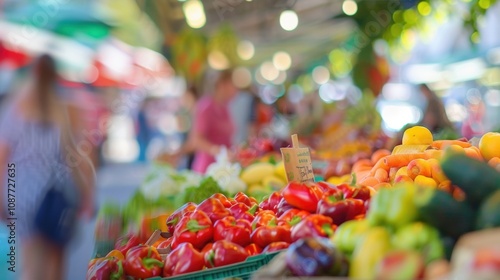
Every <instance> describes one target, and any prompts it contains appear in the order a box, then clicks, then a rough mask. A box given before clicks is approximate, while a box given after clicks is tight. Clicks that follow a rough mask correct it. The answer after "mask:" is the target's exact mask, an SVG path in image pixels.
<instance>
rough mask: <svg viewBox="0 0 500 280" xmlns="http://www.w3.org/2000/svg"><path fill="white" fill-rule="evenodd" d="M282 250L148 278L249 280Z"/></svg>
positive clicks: (164, 279)
mask: <svg viewBox="0 0 500 280" xmlns="http://www.w3.org/2000/svg"><path fill="white" fill-rule="evenodd" d="M280 252H281V251H277V252H272V253H268V254H260V255H256V256H251V257H249V258H248V259H247V260H246V261H244V262H241V263H236V264H232V265H226V266H222V267H216V268H210V269H205V270H202V271H197V272H192V273H186V274H182V275H179V276H174V277H168V278H161V277H153V278H148V280H167V279H168V280H184V279H185V280H188V279H189V280H217V279H227V278H238V279H243V280H248V279H250V277H251V276H252V274H253V273H254V272H255V271H257V270H258V269H259V268H260V267H261V266H263V265H266V264H267V263H269V262H270V261H271V260H272V259H273V258H274V257H275V256H276V255H278V254H279V253H280Z"/></svg>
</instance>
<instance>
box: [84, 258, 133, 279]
mask: <svg viewBox="0 0 500 280" xmlns="http://www.w3.org/2000/svg"><path fill="white" fill-rule="evenodd" d="M86 279H87V280H125V274H124V272H123V260H120V259H119V258H115V257H104V258H98V259H93V260H92V261H91V262H90V263H89V267H88V270H87V276H86Z"/></svg>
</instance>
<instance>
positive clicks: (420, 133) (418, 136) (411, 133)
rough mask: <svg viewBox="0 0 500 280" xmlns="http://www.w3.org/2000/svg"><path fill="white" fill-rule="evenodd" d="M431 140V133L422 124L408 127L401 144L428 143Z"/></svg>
mask: <svg viewBox="0 0 500 280" xmlns="http://www.w3.org/2000/svg"><path fill="white" fill-rule="evenodd" d="M432 140H433V138H432V133H431V132H430V131H429V129H427V128H426V127H423V126H418V125H417V126H414V127H411V128H408V129H407V130H405V132H404V134H403V145H430V144H431V143H432Z"/></svg>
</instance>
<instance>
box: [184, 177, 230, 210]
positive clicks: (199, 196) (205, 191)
mask: <svg viewBox="0 0 500 280" xmlns="http://www.w3.org/2000/svg"><path fill="white" fill-rule="evenodd" d="M214 193H222V194H224V195H227V194H226V193H225V192H224V191H223V190H222V189H221V187H220V186H219V184H217V182H216V181H215V180H214V179H213V178H212V177H206V178H204V179H203V181H201V184H200V186H198V187H188V188H186V189H185V190H184V192H183V193H182V194H181V195H180V197H182V199H179V201H178V202H179V203H180V205H182V204H184V203H187V202H194V203H196V204H198V203H200V202H202V201H203V200H205V199H207V198H209V197H210V196H212V195H213V194H214Z"/></svg>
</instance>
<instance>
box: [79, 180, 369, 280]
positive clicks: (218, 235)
mask: <svg viewBox="0 0 500 280" xmlns="http://www.w3.org/2000/svg"><path fill="white" fill-rule="evenodd" d="M371 195H372V193H371V192H370V190H369V189H368V188H365V187H352V186H348V185H339V186H334V185H331V184H328V183H325V182H319V183H295V182H291V183H289V184H288V185H287V186H286V187H285V188H284V189H283V190H282V191H281V192H274V193H272V194H270V195H269V196H267V197H265V198H264V199H263V200H262V201H261V202H260V203H258V201H257V200H256V199H255V198H252V197H249V196H247V195H245V194H244V193H237V194H236V195H235V196H234V197H226V196H225V195H223V194H220V193H217V194H214V195H212V196H211V197H209V198H207V199H205V200H204V201H202V202H201V203H199V204H195V203H192V202H189V203H186V204H185V205H183V206H182V207H180V208H179V209H177V210H175V211H174V212H173V213H172V214H171V215H170V216H169V217H168V218H166V219H165V225H161V229H162V231H164V230H166V231H168V233H169V234H170V235H171V237H169V238H160V240H159V241H158V242H156V243H155V244H154V245H153V246H146V245H143V244H142V242H143V238H138V237H137V236H134V235H132V234H129V235H126V236H124V237H122V238H120V239H119V240H118V241H117V242H116V245H115V249H116V251H119V252H121V253H122V255H123V258H121V259H119V260H115V259H112V261H111V260H110V258H109V257H105V258H103V259H102V261H107V262H110V265H108V266H109V267H111V268H108V270H109V271H112V273H115V274H113V275H115V276H113V277H115V278H116V279H121V278H120V277H121V276H120V277H118V276H117V275H118V274H120V273H121V274H120V275H126V276H131V277H136V278H146V277H154V276H163V277H169V276H174V275H179V274H184V273H189V272H194V271H199V270H202V269H207V268H212V267H219V266H224V265H228V264H233V263H238V262H242V261H245V260H246V259H247V258H248V257H249V256H252V255H257V254H261V253H269V252H274V251H278V250H282V249H286V248H288V247H289V246H290V244H292V243H293V242H296V241H298V240H302V239H305V238H332V237H333V234H334V232H335V230H336V229H337V227H338V226H340V225H342V224H343V223H345V222H346V221H349V220H353V219H362V218H364V216H365V213H366V209H367V206H368V201H369V200H370V198H371ZM159 248H171V250H172V251H171V252H170V253H169V254H167V255H166V257H165V256H164V258H162V257H161V256H160V255H159V254H158V251H157V249H159ZM111 264H113V265H111ZM93 267H95V265H94V266H93ZM119 268H120V269H119ZM93 269H94V268H93ZM94 270H95V269H94ZM110 273H111V272H110ZM93 275H96V274H95V273H91V269H89V274H88V276H89V277H88V279H105V278H99V277H95V276H93ZM92 277H93V278H92ZM117 277H118V278H117Z"/></svg>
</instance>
